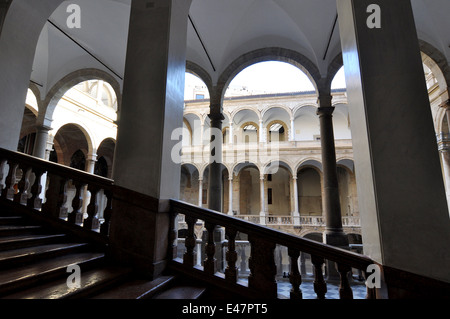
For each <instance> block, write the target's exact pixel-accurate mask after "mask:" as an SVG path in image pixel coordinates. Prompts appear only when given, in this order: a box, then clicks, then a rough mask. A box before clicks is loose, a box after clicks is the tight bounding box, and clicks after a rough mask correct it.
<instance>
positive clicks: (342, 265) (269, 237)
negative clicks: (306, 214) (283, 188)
mask: <svg viewBox="0 0 450 319" xmlns="http://www.w3.org/2000/svg"><path fill="white" fill-rule="evenodd" d="M171 212H172V221H173V224H172V226H173V228H172V230H171V232H172V233H174V232H176V227H177V225H178V223H177V218H176V217H177V216H183V217H181V218H184V219H185V220H186V222H187V236H186V238H185V240H184V243H185V245H186V253H185V254H184V256H183V258H176V256H177V253H176V251H174V250H176V249H177V246H178V243H177V240H176V239H175V240H174V242H173V243H172V245H170V249H171V251H170V253H169V255H170V256H174V259H173V260H172V262H171V267H173V269H176V270H178V271H181V272H184V273H186V274H192V273H193V272H195V273H196V274H195V276H196V277H197V278H198V279H201V280H207V281H209V282H210V283H215V284H217V285H219V286H227V287H228V288H229V289H230V290H231V291H232V290H233V289H236V291H238V290H240V289H242V288H243V287H244V288H246V289H248V291H250V292H251V295H252V296H254V297H263V298H277V297H278V296H277V282H276V275H277V269H276V263H275V248H276V246H277V245H279V246H283V247H287V249H288V256H289V259H290V270H289V281H290V283H291V285H292V290H291V294H290V298H291V299H301V298H302V291H301V288H300V286H301V283H302V272H301V271H300V270H299V267H298V263H299V258H300V255H301V253H304V254H309V255H311V262H312V264H313V267H314V271H313V273H314V291H315V293H316V295H317V298H318V299H323V298H325V294H326V292H327V283H326V281H325V279H324V265H325V260H330V261H333V262H335V264H336V269H337V271H338V273H339V275H340V289H339V293H340V297H341V299H352V298H353V293H352V289H351V285H350V282H349V273H350V272H351V271H352V269H357V270H361V272H362V273H363V274H364V275H365V274H366V270H367V267H368V266H369V265H370V264H373V263H374V262H373V261H372V260H371V259H370V258H368V257H367V256H364V255H361V254H357V253H354V252H351V251H349V250H344V249H340V248H336V247H331V246H329V245H325V244H323V243H319V242H316V241H313V240H309V239H306V238H300V237H297V236H293V235H290V234H287V233H283V232H280V231H277V230H275V229H271V228H268V227H264V226H261V225H257V224H254V223H251V222H249V221H246V220H242V219H239V218H235V217H231V216H228V215H225V214H221V213H218V212H216V211H212V210H208V209H205V208H200V207H197V206H194V205H191V204H187V203H184V202H181V201H177V200H172V201H171ZM198 221H203V222H204V223H205V225H209V226H208V227H206V232H207V238H208V240H207V246H206V247H207V249H206V251H207V252H206V259H205V261H204V266H203V267H202V266H201V265H194V263H193V259H194V248H195V247H194V243H195V240H196V238H195V236H194V226H195V224H196V223H197V222H198ZM213 226H214V227H213ZM217 227H222V228H224V229H225V236H226V239H227V244H226V245H224V247H225V249H226V253H225V256H226V258H225V260H224V263H225V264H224V267H223V268H221V267H220V266H218V265H216V268H215V271H213V270H212V267H213V266H214V261H213V260H212V256H213V252H214V251H215V250H218V249H221V248H222V247H218V245H222V243H221V242H220V243H219V242H215V241H214V240H213V237H212V231H213V229H216V228H217ZM237 233H240V234H246V235H247V236H248V242H249V243H250V256H249V260H248V265H249V269H250V274H249V275H248V284H246V283H245V282H243V281H242V280H239V277H240V276H239V275H238V273H239V269H238V267H237V265H236V262H237V259H238V251H237V249H236V247H237V246H238V240H236V234H237ZM174 237H176V236H172V239H174ZM239 243H242V241H239ZM239 251H240V252H242V250H241V249H239ZM241 262H242V260H241ZM221 269H225V271H224V273H222V272H221V271H222V270H221ZM367 289H368V291H367V298H371V297H373V296H374V295H375V294H374V292H373V291H370V290H372V289H369V288H367Z"/></svg>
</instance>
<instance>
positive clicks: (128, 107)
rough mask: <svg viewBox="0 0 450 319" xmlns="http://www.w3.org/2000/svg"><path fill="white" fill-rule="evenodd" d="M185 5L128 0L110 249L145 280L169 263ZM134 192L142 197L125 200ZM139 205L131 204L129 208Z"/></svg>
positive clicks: (175, 0)
mask: <svg viewBox="0 0 450 319" xmlns="http://www.w3.org/2000/svg"><path fill="white" fill-rule="evenodd" d="M190 4H191V1H190V0H153V1H151V2H149V1H147V0H132V2H131V12H130V22H129V23H130V26H129V32H128V33H129V35H128V44H127V56H126V63H125V76H124V84H123V94H122V107H121V109H120V110H119V113H118V133H117V144H116V151H115V158H114V167H113V179H114V180H115V187H116V192H115V195H114V196H115V197H114V199H113V201H114V202H113V209H114V211H113V213H112V217H111V230H110V247H111V252H112V256H111V257H112V258H114V259H115V260H116V262H118V263H127V264H131V265H132V266H135V267H136V268H137V269H138V270H139V271H140V272H142V273H144V274H146V275H147V276H148V277H149V278H154V277H156V276H158V275H160V274H161V272H162V271H163V270H164V269H165V266H166V264H167V257H168V256H167V251H168V246H169V243H168V239H169V236H168V233H169V228H170V225H169V224H170V207H169V199H171V198H174V199H177V198H179V192H180V184H179V181H180V177H181V167H180V164H179V162H178V161H177V160H173V159H172V157H171V155H172V149H173V148H175V147H176V145H177V142H178V141H176V140H172V139H171V136H172V133H173V131H174V130H175V129H179V128H181V127H183V104H184V81H185V80H184V79H185V72H186V39H187V26H188V13H189V8H190ZM135 193H139V194H142V195H144V196H135V198H132V200H130V196H133V194H135ZM139 201H140V202H141V203H140V204H136V206H132V207H131V208H130V205H133V203H135V202H139Z"/></svg>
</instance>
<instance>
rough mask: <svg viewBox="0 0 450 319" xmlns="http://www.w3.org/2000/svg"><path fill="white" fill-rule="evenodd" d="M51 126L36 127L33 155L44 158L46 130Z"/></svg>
mask: <svg viewBox="0 0 450 319" xmlns="http://www.w3.org/2000/svg"><path fill="white" fill-rule="evenodd" d="M51 130H52V128H51V127H48V126H44V125H42V126H38V127H37V128H36V139H35V141H34V148H33V156H35V157H38V158H42V159H46V158H47V149H48V132H49V131H51Z"/></svg>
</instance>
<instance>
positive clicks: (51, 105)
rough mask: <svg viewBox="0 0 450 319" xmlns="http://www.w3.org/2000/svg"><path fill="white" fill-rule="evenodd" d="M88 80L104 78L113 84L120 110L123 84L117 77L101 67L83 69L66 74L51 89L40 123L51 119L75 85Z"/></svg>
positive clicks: (41, 113) (118, 109)
mask: <svg viewBox="0 0 450 319" xmlns="http://www.w3.org/2000/svg"><path fill="white" fill-rule="evenodd" d="M88 80H103V81H105V82H107V83H109V84H110V85H111V87H112V88H113V90H114V92H115V94H116V98H117V111H118V112H119V111H120V108H121V101H122V98H121V97H122V93H121V86H120V84H119V82H118V81H117V80H116V78H115V77H113V76H112V75H110V74H109V73H107V72H105V71H102V70H99V69H92V68H91V69H82V70H78V71H75V72H72V73H70V74H68V75H66V76H65V77H64V78H62V79H61V80H59V81H58V82H57V83H56V84H55V85H54V86H53V87H52V88H51V89H50V91H49V92H48V93H47V96H46V98H45V101H44V103H43V105H44V107H43V109H42V112H40V116H39V121H40V123H41V124H44V123H45V122H46V121H51V119H52V117H53V113H54V111H55V109H56V106H57V105H58V102H59V101H60V100H61V99H62V97H63V96H64V94H66V92H67V91H68V90H70V89H71V88H72V87H74V86H75V85H77V84H79V83H81V82H84V81H88Z"/></svg>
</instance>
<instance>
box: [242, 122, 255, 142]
mask: <svg viewBox="0 0 450 319" xmlns="http://www.w3.org/2000/svg"><path fill="white" fill-rule="evenodd" d="M258 140H259V138H258V125H257V124H256V123H255V122H247V123H244V124H243V125H242V126H241V141H242V143H244V144H246V145H248V144H250V143H258Z"/></svg>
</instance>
